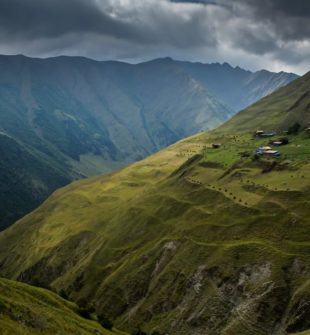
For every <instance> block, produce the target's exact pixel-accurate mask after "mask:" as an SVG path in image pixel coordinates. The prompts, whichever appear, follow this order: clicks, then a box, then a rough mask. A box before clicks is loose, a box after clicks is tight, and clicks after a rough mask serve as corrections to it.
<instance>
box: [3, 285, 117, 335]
mask: <svg viewBox="0 0 310 335" xmlns="http://www.w3.org/2000/svg"><path fill="white" fill-rule="evenodd" d="M77 312H78V308H77V306H76V305H75V304H74V303H71V302H68V301H66V300H64V299H61V298H60V297H58V296H57V295H56V294H54V293H52V292H50V291H47V290H44V289H40V288H35V287H32V286H29V285H26V284H22V283H18V282H14V281H11V280H7V279H0V334H1V335H36V334H45V335H55V334H66V335H69V334H72V335H73V334H74V335H91V334H93V335H94V334H96V335H113V334H115V335H117V334H118V335H120V334H121V333H119V332H117V331H115V332H114V331H113V332H112V331H108V330H105V329H103V328H102V327H101V326H100V325H99V324H98V323H97V322H94V321H90V320H86V319H84V318H82V317H80V316H79V315H78V314H77Z"/></svg>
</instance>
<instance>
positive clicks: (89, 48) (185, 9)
mask: <svg viewBox="0 0 310 335" xmlns="http://www.w3.org/2000/svg"><path fill="white" fill-rule="evenodd" d="M309 16H310V1H308V0H294V1H292V0H259V1H258V0H234V1H231V0H0V53H26V54H29V55H32V56H50V55H57V54H68V55H85V56H89V57H93V58H97V59H108V58H114V59H123V60H126V59H127V60H128V59H129V60H131V61H139V60H143V59H149V58H153V57H159V56H167V55H169V56H172V57H176V58H183V59H191V60H200V61H216V60H218V61H225V60H226V61H229V62H232V63H233V64H236V65H237V64H239V65H241V66H242V65H244V66H248V67H250V68H258V67H266V68H269V69H273V70H274V69H282V68H284V69H286V70H287V69H288V70H289V69H293V70H295V69H296V71H299V72H303V71H306V70H307V69H308V67H309V66H310V64H309V61H308V58H310V25H309V24H308V22H309ZM262 56H263V57H262ZM240 59H242V60H243V62H244V64H242V63H240Z"/></svg>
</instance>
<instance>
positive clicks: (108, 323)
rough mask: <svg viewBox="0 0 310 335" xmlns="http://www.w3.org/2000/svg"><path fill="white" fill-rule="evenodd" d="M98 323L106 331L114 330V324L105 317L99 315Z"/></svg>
mask: <svg viewBox="0 0 310 335" xmlns="http://www.w3.org/2000/svg"><path fill="white" fill-rule="evenodd" d="M98 322H99V323H100V324H101V326H102V327H103V328H105V329H108V330H112V328H113V322H112V321H111V320H110V319H109V318H107V317H106V316H105V315H98Z"/></svg>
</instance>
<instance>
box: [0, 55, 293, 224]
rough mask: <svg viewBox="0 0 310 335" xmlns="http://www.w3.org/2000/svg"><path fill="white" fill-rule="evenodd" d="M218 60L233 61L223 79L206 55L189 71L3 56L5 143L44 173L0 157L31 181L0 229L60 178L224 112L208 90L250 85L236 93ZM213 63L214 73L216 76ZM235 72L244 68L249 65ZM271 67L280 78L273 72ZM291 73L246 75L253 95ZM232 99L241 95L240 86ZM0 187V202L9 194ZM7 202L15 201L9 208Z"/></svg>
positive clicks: (161, 143)
mask: <svg viewBox="0 0 310 335" xmlns="http://www.w3.org/2000/svg"><path fill="white" fill-rule="evenodd" d="M223 66H224V68H228V69H230V71H232V73H231V74H230V75H229V76H230V77H229V78H230V81H229V80H225V71H226V70H225V69H224V70H223V68H222V67H221V66H219V65H216V66H215V69H216V70H215V71H214V70H212V71H213V72H212V73H210V75H209V74H208V73H209V72H208V71H209V70H208V69H210V68H211V69H213V68H214V66H213V65H211V66H208V65H203V66H202V70H201V69H200V68H199V69H198V71H197V69H196V68H195V65H194V64H192V63H182V62H177V61H174V60H172V59H170V60H167V59H164V60H163V59H157V60H154V61H152V62H146V63H141V64H136V65H131V64H127V63H120V62H113V61H111V62H104V61H102V62H100V61H93V60H91V59H87V58H83V57H68V56H60V57H54V58H47V59H33V58H29V57H25V56H15V57H14V56H12V57H9V56H1V57H0V71H1V78H0V98H1V99H0V131H2V132H4V133H6V134H8V135H9V136H11V137H12V138H14V139H15V143H14V145H13V143H11V145H12V147H9V148H8V151H10V148H11V150H13V151H14V150H15V148H16V145H18V143H22V144H23V145H22V146H19V150H20V151H22V152H24V149H25V147H26V148H27V152H28V153H29V152H30V153H31V155H30V156H28V158H29V162H32V164H33V166H37V165H38V164H40V165H41V166H46V161H47V162H48V165H49V166H50V167H51V171H52V173H51V174H50V175H49V174H48V173H46V174H45V175H44V176H43V175H42V174H41V175H40V174H38V173H35V174H34V173H33V171H32V169H31V168H30V166H31V164H28V166H29V168H27V169H20V168H19V163H18V160H17V159H15V161H14V160H13V159H11V160H10V165H9V164H7V165H6V164H5V162H4V161H3V162H2V165H3V169H4V170H6V171H11V170H14V169H16V172H17V174H18V175H17V178H21V179H22V176H23V175H24V174H26V175H27V178H28V179H29V180H35V181H36V182H35V183H32V186H31V185H28V186H27V190H29V191H30V193H29V194H30V195H29V196H28V197H26V198H25V199H26V200H27V203H26V202H25V201H24V200H25V199H20V200H18V202H19V203H16V204H14V202H16V199H13V198H11V199H9V202H11V204H12V206H8V207H7V208H8V210H5V209H3V210H2V212H1V217H2V218H3V219H1V222H0V229H3V228H5V227H7V226H8V225H10V224H11V223H13V222H14V221H16V220H17V219H18V218H20V216H21V215H23V214H26V213H27V212H28V211H29V209H34V208H35V207H36V206H37V205H38V203H39V202H42V201H43V200H44V199H45V198H46V196H47V195H48V194H50V193H51V192H52V191H54V190H55V189H56V188H58V187H61V186H63V185H64V184H65V183H68V182H70V181H73V180H75V179H80V178H83V177H87V176H91V175H98V174H101V173H107V172H110V171H112V170H114V169H118V168H120V167H122V166H124V165H127V164H129V163H132V162H133V161H136V160H140V159H142V158H144V157H146V156H147V155H149V154H152V153H154V152H156V151H158V150H160V149H162V148H164V147H166V146H167V145H169V144H171V143H174V142H176V141H177V140H180V139H181V138H184V137H186V136H189V135H191V134H193V133H196V132H198V131H201V130H205V129H209V128H212V127H215V126H217V125H219V124H220V123H222V122H224V121H226V120H227V119H228V118H229V117H231V116H232V115H233V114H234V113H235V111H234V110H233V108H231V107H230V106H229V105H228V104H227V103H226V102H225V101H224V102H223V101H222V100H221V99H219V97H216V94H215V93H216V92H217V93H218V91H219V90H220V91H222V93H223V92H224V91H228V90H230V89H232V88H233V87H239V88H238V90H239V93H240V94H242V95H243V96H246V95H248V93H247V91H244V92H243V93H242V91H243V90H244V89H243V84H242V82H240V80H239V79H238V76H240V75H239V74H238V73H239V72H240V71H241V70H238V69H236V68H235V69H233V68H231V67H229V66H228V65H223ZM195 69H196V70H195ZM218 69H219V71H221V73H222V74H221V76H219V78H218V79H217V80H216V77H217V76H218V75H217V73H219V72H217V71H218ZM194 70H195V71H194ZM240 73H241V75H242V76H243V77H244V76H245V75H246V76H247V78H248V75H249V73H248V72H247V71H243V70H242V71H241V72H240ZM198 74H199V76H198ZM273 77H276V78H278V80H277V81H275V82H274V81H272V80H271V78H273ZM208 78H209V79H208ZM233 78H235V79H234V80H233ZM237 79H238V80H237ZM291 79H292V78H291V76H290V75H289V74H287V75H284V77H283V75H279V74H267V76H266V77H264V78H262V79H260V81H259V83H258V81H257V80H256V79H253V81H252V82H251V85H250V86H249V87H250V88H251V90H253V91H254V93H251V96H252V98H251V99H252V100H253V99H254V100H255V99H257V98H258V97H260V96H261V95H262V94H263V95H264V94H267V93H269V89H270V87H271V86H273V88H276V87H278V86H279V85H284V84H285V83H287V82H288V81H290V80H291ZM270 80H271V82H272V84H270ZM210 83H213V86H214V87H216V89H217V91H216V92H215V91H214V92H213V91H212V89H211V88H212V87H209V84H210ZM257 83H258V84H259V86H261V87H262V89H258V88H257V86H256V85H257ZM263 83H265V86H264V85H263ZM207 84H208V85H207ZM224 84H225V85H226V86H225V87H223V85H224ZM253 87H254V88H255V87H256V88H257V89H256V90H255V89H253ZM257 90H258V91H259V92H258V93H257ZM235 91H236V90H235ZM223 94H224V93H223ZM236 100H237V101H241V100H242V99H241V98H240V96H238V97H237V98H236ZM24 155H26V153H25V152H24ZM38 161H40V162H38ZM55 174H56V175H57V176H56V175H55ZM53 179H54V180H57V181H58V182H57V183H56V184H55V183H54V182H53V181H52V180H53ZM14 185H15V180H14V178H10V179H5V180H3V181H2V185H0V188H3V189H5V188H7V187H8V186H9V187H11V188H12V190H13V189H14V187H15V186H14ZM38 185H40V187H38ZM31 193H33V194H34V195H33V196H32V195H31ZM2 197H3V199H2ZM2 197H1V196H0V201H1V202H5V201H7V199H6V198H5V196H4V195H3V196H2ZM14 207H15V208H17V207H19V210H18V212H15V214H14V211H13V210H11V208H14ZM4 218H6V219H4Z"/></svg>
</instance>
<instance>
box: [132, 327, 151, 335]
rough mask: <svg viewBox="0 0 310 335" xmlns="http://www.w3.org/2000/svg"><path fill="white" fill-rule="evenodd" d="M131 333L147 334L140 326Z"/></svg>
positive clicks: (136, 334)
mask: <svg viewBox="0 0 310 335" xmlns="http://www.w3.org/2000/svg"><path fill="white" fill-rule="evenodd" d="M131 335H147V333H146V332H144V331H143V330H141V329H140V328H136V329H134V330H133V331H132V333H131Z"/></svg>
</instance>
